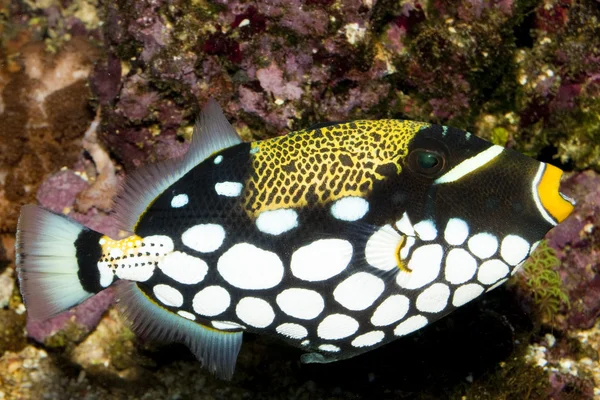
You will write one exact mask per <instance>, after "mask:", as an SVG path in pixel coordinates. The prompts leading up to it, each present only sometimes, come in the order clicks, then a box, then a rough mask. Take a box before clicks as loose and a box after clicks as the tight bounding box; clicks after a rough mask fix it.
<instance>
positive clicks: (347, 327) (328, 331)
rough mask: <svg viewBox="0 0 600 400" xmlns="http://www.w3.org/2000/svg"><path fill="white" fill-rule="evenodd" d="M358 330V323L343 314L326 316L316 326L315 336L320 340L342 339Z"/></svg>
mask: <svg viewBox="0 0 600 400" xmlns="http://www.w3.org/2000/svg"><path fill="white" fill-rule="evenodd" d="M357 330H358V321H356V320H355V319H354V318H352V317H349V316H347V315H344V314H332V315H329V316H327V317H326V318H325V319H324V320H323V321H322V322H321V323H320V324H319V326H318V328H317V335H319V337H320V338H322V339H328V340H335V339H344V338H347V337H348V336H350V335H353V334H354V333H355V332H356V331H357Z"/></svg>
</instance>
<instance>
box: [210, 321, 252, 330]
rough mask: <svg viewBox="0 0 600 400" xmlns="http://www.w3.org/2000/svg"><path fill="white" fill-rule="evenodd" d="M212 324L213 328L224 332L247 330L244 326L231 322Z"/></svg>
mask: <svg viewBox="0 0 600 400" xmlns="http://www.w3.org/2000/svg"><path fill="white" fill-rule="evenodd" d="M211 324H212V326H213V328H215V329H220V330H222V331H231V330H239V329H246V327H245V326H244V325H240V324H236V323H235V322H231V321H212V322H211Z"/></svg>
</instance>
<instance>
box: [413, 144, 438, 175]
mask: <svg viewBox="0 0 600 400" xmlns="http://www.w3.org/2000/svg"><path fill="white" fill-rule="evenodd" d="M445 164H446V160H445V157H444V155H443V154H440V153H438V152H436V151H432V150H425V149H415V150H413V151H412V152H410V154H409V155H408V167H409V168H410V169H411V170H412V171H413V172H417V173H419V174H421V175H426V176H432V175H435V174H437V173H438V172H440V171H441V170H442V169H443V168H444V165H445Z"/></svg>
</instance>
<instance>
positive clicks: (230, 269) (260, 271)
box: [217, 243, 283, 290]
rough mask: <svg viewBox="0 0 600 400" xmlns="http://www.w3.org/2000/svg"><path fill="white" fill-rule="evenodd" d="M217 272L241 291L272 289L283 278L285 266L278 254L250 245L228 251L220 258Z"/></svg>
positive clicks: (241, 244)
mask: <svg viewBox="0 0 600 400" xmlns="http://www.w3.org/2000/svg"><path fill="white" fill-rule="evenodd" d="M217 270H218V271H219V273H220V274H221V276H222V277H223V278H224V279H225V280H226V281H227V282H228V283H229V284H230V285H233V286H235V287H237V288H240V289H253V290H256V289H270V288H272V287H274V286H277V285H278V284H279V282H281V279H282V278H283V264H282V263H281V260H280V259H279V257H277V254H275V253H271V252H270V251H266V250H262V249H259V248H258V247H256V246H253V245H251V244H248V243H239V244H236V245H234V246H233V247H231V248H230V249H229V250H227V251H226V252H225V253H224V254H223V255H222V256H221V257H219V261H218V262H217Z"/></svg>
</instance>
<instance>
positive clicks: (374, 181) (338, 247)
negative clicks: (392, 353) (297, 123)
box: [16, 100, 575, 379]
mask: <svg viewBox="0 0 600 400" xmlns="http://www.w3.org/2000/svg"><path fill="white" fill-rule="evenodd" d="M562 174H563V171H562V170H560V169H559V168H557V167H555V166H553V165H550V164H547V163H544V162H540V161H537V160H535V159H533V158H530V157H527V156H524V155H522V154H520V153H518V152H516V151H514V150H511V149H506V148H504V147H501V146H498V145H495V144H492V143H490V142H488V141H486V140H483V139H481V138H479V137H477V136H475V135H473V134H471V133H469V132H465V131H462V130H459V129H456V128H452V127H447V126H441V125H435V124H430V123H425V122H415V121H409V120H394V119H383V120H357V121H352V122H342V123H325V124H320V125H316V126H313V127H311V128H308V129H304V130H300V131H296V132H292V133H290V134H288V135H285V136H278V137H274V138H271V139H266V140H260V141H255V142H250V143H248V142H243V141H242V140H241V139H240V137H239V136H238V134H237V133H236V131H235V129H234V128H233V127H232V125H231V124H230V123H229V122H228V121H227V119H226V117H225V116H224V114H223V111H222V110H221V108H220V107H219V105H218V104H217V103H216V102H215V101H214V100H209V101H208V103H207V104H206V105H205V106H204V108H203V109H202V111H201V115H200V118H199V119H198V121H197V122H196V125H195V129H194V133H193V135H192V139H191V143H190V147H189V150H188V152H187V154H186V155H185V156H183V157H180V158H177V159H171V160H167V161H164V162H161V163H156V164H150V165H146V166H143V167H141V168H139V169H137V170H135V171H133V172H131V173H129V174H128V176H127V179H126V180H125V183H124V184H123V188H122V190H121V192H120V194H119V195H118V196H117V199H116V201H115V207H114V208H115V211H114V219H115V221H116V223H117V224H118V226H119V228H120V229H121V230H122V231H124V232H127V235H126V236H125V237H109V236H107V235H104V234H103V233H100V232H96V231H94V230H92V229H89V228H86V227H84V226H83V225H81V224H79V223H77V222H75V221H73V220H72V219H69V218H68V217H66V216H64V215H61V214H56V213H54V212H52V211H49V210H46V209H44V208H41V207H39V206H36V205H25V206H23V207H22V209H21V214H20V219H19V222H18V231H17V240H16V265H17V270H18V277H19V282H20V289H21V293H22V296H23V300H24V304H25V306H26V309H27V312H28V315H29V318H33V319H42V320H43V319H47V318H50V317H52V316H54V315H56V314H58V313H61V312H64V311H66V310H68V309H70V308H72V307H74V306H75V305H77V304H79V303H81V302H83V301H85V300H86V299H88V298H90V297H91V296H93V295H94V294H96V293H98V292H100V291H102V290H104V289H106V288H108V287H110V286H114V287H115V290H116V292H117V297H118V299H119V307H120V308H121V309H122V312H123V313H124V315H125V317H126V319H127V320H128V321H130V323H131V326H132V328H133V330H134V331H135V332H137V333H138V334H140V335H142V336H145V337H149V338H155V339H159V340H163V341H165V340H166V341H173V342H181V343H184V344H185V345H186V346H187V347H188V348H189V349H190V350H191V352H192V353H193V354H194V355H195V356H196V357H197V358H198V360H199V361H200V362H201V363H202V364H203V365H204V366H205V367H206V368H207V369H208V370H210V371H211V372H213V373H215V374H216V375H217V376H219V377H221V378H224V379H230V378H231V377H232V376H233V374H234V370H235V364H236V359H237V357H238V353H239V351H240V348H241V344H242V336H243V333H244V332H251V333H255V334H264V335H271V336H275V337H277V338H280V339H281V340H283V341H285V342H287V343H289V344H290V345H292V346H296V347H298V348H300V349H302V350H303V351H304V353H303V354H302V355H301V361H302V362H304V363H328V362H333V361H337V360H343V359H348V358H351V357H354V356H357V355H359V354H362V353H364V352H367V351H370V350H373V349H376V348H378V347H380V346H383V345H385V344H387V343H389V342H391V341H393V340H395V339H397V338H399V337H402V336H405V335H408V334H410V333H411V332H414V331H416V330H419V329H421V328H423V327H425V326H427V325H428V324H430V323H432V322H433V321H436V320H438V319H439V318H442V317H443V316H445V315H447V314H448V313H450V312H452V311H453V310H455V309H456V308H458V307H460V306H462V305H464V304H466V303H468V302H470V301H472V300H473V299H475V298H477V297H478V296H480V295H482V294H484V293H486V292H489V291H490V290H493V289H494V288H496V287H498V286H499V285H501V284H502V283H504V282H506V281H507V280H508V279H509V278H510V276H511V275H512V274H514V273H515V272H516V271H517V270H518V269H519V267H520V266H521V265H522V264H523V263H524V261H525V260H526V259H527V257H528V256H529V255H530V253H531V252H532V251H533V250H534V249H535V247H536V246H537V244H538V243H539V242H540V240H541V239H542V238H543V237H544V235H545V234H546V232H548V231H549V230H550V229H551V228H553V227H554V226H556V225H557V224H558V223H560V222H561V221H563V220H564V219H565V218H566V217H567V216H568V215H569V214H570V213H571V212H572V210H573V207H574V204H575V203H574V201H573V200H572V199H570V198H569V197H567V196H566V195H564V194H562V193H561V192H560V191H559V185H560V180H561V176H562Z"/></svg>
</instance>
